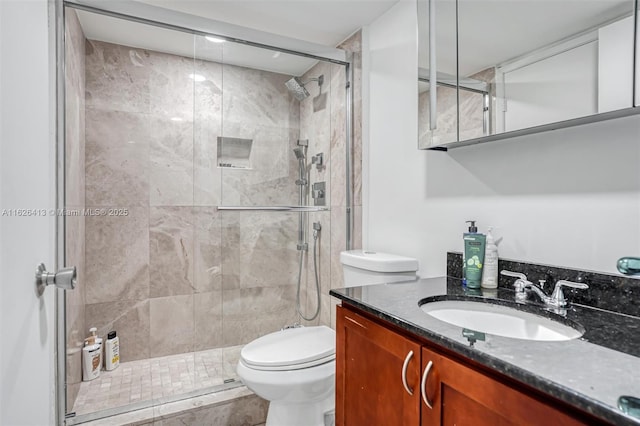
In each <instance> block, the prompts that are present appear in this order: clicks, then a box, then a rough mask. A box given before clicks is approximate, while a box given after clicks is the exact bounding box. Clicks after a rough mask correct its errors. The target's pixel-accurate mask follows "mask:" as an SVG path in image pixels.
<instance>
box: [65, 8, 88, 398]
mask: <svg viewBox="0 0 640 426" xmlns="http://www.w3.org/2000/svg"><path fill="white" fill-rule="evenodd" d="M65 21H66V22H65V27H66V40H67V43H66V52H65V54H66V74H65V87H66V93H65V96H66V105H65V119H66V125H65V144H66V145H65V154H66V159H65V161H66V164H67V167H66V175H65V186H66V187H65V196H66V204H67V208H68V209H69V210H82V209H83V208H84V206H85V194H84V186H85V176H84V155H85V135H84V127H85V100H84V92H85V58H84V56H85V55H84V48H85V37H84V34H83V33H82V28H81V27H80V22H79V21H78V17H77V15H76V13H75V11H73V10H69V11H67V13H66V15H65ZM65 220H66V234H67V236H68V238H67V241H66V245H65V257H66V265H69V266H71V265H74V266H75V267H76V268H77V273H78V283H79V284H78V286H77V287H76V289H75V290H74V291H67V292H66V299H67V300H66V315H67V321H66V333H67V401H68V404H69V406H70V407H72V406H73V404H74V401H75V399H76V396H77V395H78V390H79V388H80V382H81V381H82V376H81V362H82V344H83V337H84V334H85V333H86V327H85V322H84V319H85V317H84V316H85V285H84V283H85V259H84V250H85V220H84V217H83V216H82V215H69V216H67V217H66V218H65Z"/></svg>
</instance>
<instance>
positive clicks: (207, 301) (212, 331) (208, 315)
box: [193, 291, 224, 351]
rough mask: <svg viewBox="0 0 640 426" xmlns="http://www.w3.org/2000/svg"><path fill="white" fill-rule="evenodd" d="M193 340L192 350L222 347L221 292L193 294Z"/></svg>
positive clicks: (222, 318)
mask: <svg viewBox="0 0 640 426" xmlns="http://www.w3.org/2000/svg"><path fill="white" fill-rule="evenodd" d="M193 306H194V318H195V320H194V327H195V342H194V350H196V351H202V350H205V349H213V348H219V347H222V346H223V344H222V327H223V326H224V316H223V311H222V292H221V291H212V292H208V293H197V294H195V295H194V296H193Z"/></svg>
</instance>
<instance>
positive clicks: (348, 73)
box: [49, 0, 354, 426]
mask: <svg viewBox="0 0 640 426" xmlns="http://www.w3.org/2000/svg"><path fill="white" fill-rule="evenodd" d="M49 1H50V3H49V12H50V21H51V23H52V25H51V26H50V29H49V31H50V39H51V40H52V46H51V47H52V50H53V51H54V52H55V71H54V75H53V76H52V82H55V96H56V100H55V104H56V115H55V117H56V118H55V128H56V211H60V209H62V208H64V207H65V205H66V202H65V201H66V196H65V195H66V194H65V171H66V164H65V159H66V151H65V123H66V117H65V103H66V98H65V90H66V85H65V59H66V58H65V47H66V40H65V35H66V33H65V30H66V26H65V7H71V8H74V9H79V10H84V11H88V12H93V13H98V14H102V15H107V16H111V17H115V18H120V19H126V20H129V21H134V22H139V23H143V24H147V25H154V26H158V27H162V28H166V29H171V30H177V31H181V32H187V33H191V34H194V35H200V36H207V35H211V34H214V33H215V31H211V32H203V31H201V30H196V29H192V28H187V27H184V26H180V25H175V24H172V23H171V22H163V21H158V20H154V19H146V18H144V17H141V16H134V15H131V14H127V13H125V12H119V11H117V10H115V9H117V7H118V5H117V2H113V3H111V4H110V7H109V9H101V8H100V7H98V4H103V5H106V4H107V3H104V2H103V3H100V2H92V3H94V4H95V6H91V5H88V4H87V3H82V4H81V3H78V2H76V1H74V0H49ZM122 4H125V5H126V2H122ZM129 6H130V5H129ZM124 10H125V11H127V10H130V8H129V7H125V8H124ZM212 22H213V21H212ZM200 23H202V21H200ZM226 38H227V39H228V40H230V41H233V42H236V43H242V44H246V45H249V46H253V47H258V48H263V49H269V50H274V51H278V52H282V53H288V54H292V55H297V56H303V57H307V58H311V59H316V60H319V61H325V62H330V63H333V64H338V65H342V66H344V68H345V80H346V84H345V100H346V114H345V129H346V135H345V161H346V169H345V174H346V176H345V186H346V188H345V193H346V199H345V203H346V208H345V214H346V238H345V240H346V241H345V248H346V249H347V250H350V249H351V248H352V246H353V241H352V239H353V176H352V173H353V81H354V79H353V76H354V67H353V55H352V54H345V56H346V58H345V60H339V59H335V58H332V57H330V55H329V56H326V57H325V56H321V55H317V54H310V53H305V52H300V51H295V50H291V49H288V48H282V47H277V46H273V45H267V44H262V43H256V42H251V41H247V40H242V39H237V38H234V37H226ZM336 50H338V49H336ZM345 53H346V52H345ZM65 234H66V222H65V215H58V216H57V218H56V249H57V253H56V260H57V264H56V265H55V269H56V270H57V269H58V268H61V267H63V266H64V265H65V260H66V253H65V252H66V250H65V248H66V245H65ZM79 285H82V283H79ZM55 302H56V303H55V318H56V323H55V330H56V351H55V355H54V357H55V377H56V383H55V400H56V407H55V417H56V423H57V425H59V426H62V425H64V424H65V422H66V416H67V395H66V393H67V392H66V390H67V389H66V388H67V371H66V344H67V342H66V341H67V335H66V334H67V333H66V297H65V290H61V289H58V288H56V300H55Z"/></svg>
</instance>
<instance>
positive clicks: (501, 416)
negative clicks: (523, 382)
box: [421, 348, 586, 426]
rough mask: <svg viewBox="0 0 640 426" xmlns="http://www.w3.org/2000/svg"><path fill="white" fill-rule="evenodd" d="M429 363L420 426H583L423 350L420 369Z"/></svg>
mask: <svg viewBox="0 0 640 426" xmlns="http://www.w3.org/2000/svg"><path fill="white" fill-rule="evenodd" d="M429 362H432V366H431V369H430V371H429V374H428V375H427V377H426V383H425V385H426V386H425V389H426V394H427V401H428V402H429V403H430V404H431V405H432V407H433V408H429V407H428V406H427V405H426V404H425V402H424V401H422V416H421V417H422V425H423V426H434V425H457V426H467V425H469V426H500V425H544V426H549V425H554V426H560V425H567V426H568V425H571V426H573V425H582V424H586V423H582V422H580V421H579V420H576V419H574V418H572V417H570V416H569V415H567V414H565V413H564V412H562V411H560V410H558V409H556V408H554V407H551V406H549V405H546V404H544V403H542V402H540V401H539V400H537V399H535V398H532V397H531V396H529V395H527V394H525V393H523V392H521V391H519V390H516V389H514V388H512V387H509V386H507V385H505V384H502V383H500V382H498V381H496V380H495V379H492V378H490V377H488V376H486V375H484V374H482V373H479V372H477V371H475V370H472V369H471V368H469V367H466V366H464V365H463V364H460V363H458V362H456V361H453V360H451V359H449V358H446V357H445V356H443V355H440V354H438V353H436V352H433V351H431V350H429V349H427V348H423V349H422V368H423V372H424V371H425V369H426V367H427V365H428V364H429Z"/></svg>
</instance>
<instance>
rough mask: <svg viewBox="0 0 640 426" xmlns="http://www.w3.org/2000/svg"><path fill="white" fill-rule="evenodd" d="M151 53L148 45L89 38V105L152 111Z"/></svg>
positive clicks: (87, 59)
mask: <svg viewBox="0 0 640 426" xmlns="http://www.w3.org/2000/svg"><path fill="white" fill-rule="evenodd" d="M150 56H151V53H150V52H149V51H146V50H144V49H136V48H133V47H129V46H122V45H118V44H111V43H105V42H100V41H95V40H87V43H86V81H87V87H86V102H87V107H89V108H98V109H108V110H115V111H126V112H138V113H149V112H150V90H149V80H150V76H151V66H150V63H149V61H150Z"/></svg>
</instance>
